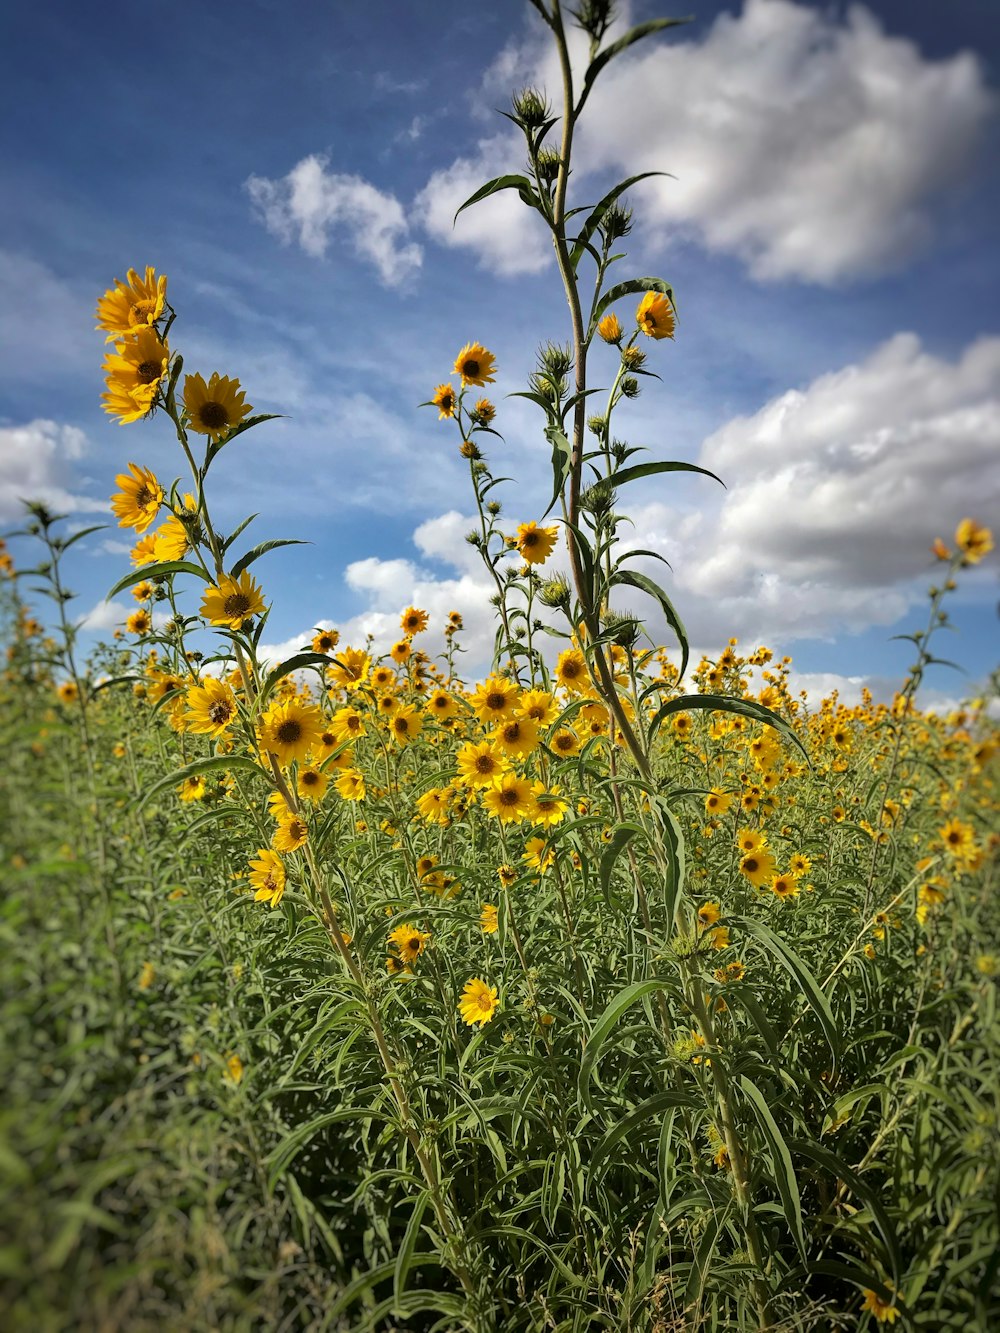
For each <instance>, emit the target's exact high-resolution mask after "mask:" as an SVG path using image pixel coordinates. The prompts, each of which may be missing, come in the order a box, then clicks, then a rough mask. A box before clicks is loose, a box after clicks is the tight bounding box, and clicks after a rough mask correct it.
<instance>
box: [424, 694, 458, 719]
mask: <svg viewBox="0 0 1000 1333" xmlns="http://www.w3.org/2000/svg"><path fill="white" fill-rule="evenodd" d="M424 708H425V709H426V711H427V712H428V713H429V714H430V715H431V717H436V718H437V720H438V721H439V722H447V721H448V720H449V718H453V717H454V716H455V714H456V713H457V712H458V704H457V703H456V702H455V700H454V699H453V698H452V697H451V695H450V694H449V693H448V691H447V690H435V691H434V693H433V694H432V695H431V696H430V697H429V698H428V700H427V702H426V703H425V704H424Z"/></svg>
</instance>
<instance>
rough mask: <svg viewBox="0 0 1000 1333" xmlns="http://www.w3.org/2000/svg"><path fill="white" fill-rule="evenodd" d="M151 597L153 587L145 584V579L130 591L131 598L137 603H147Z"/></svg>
mask: <svg viewBox="0 0 1000 1333" xmlns="http://www.w3.org/2000/svg"><path fill="white" fill-rule="evenodd" d="M152 595H153V585H152V584H151V583H147V581H146V580H145V579H143V581H142V582H141V583H137V584H136V585H135V587H134V588H133V589H132V596H133V597H134V598H135V600H136V601H137V602H148V601H149V599H150V598H151V597H152Z"/></svg>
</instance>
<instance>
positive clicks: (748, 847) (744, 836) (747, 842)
mask: <svg viewBox="0 0 1000 1333" xmlns="http://www.w3.org/2000/svg"><path fill="white" fill-rule="evenodd" d="M736 846H737V847H738V848H739V849H740V851H741V852H742V853H743V855H744V856H747V855H749V853H750V852H759V851H761V850H762V849H763V848H764V847H766V846H767V838H765V836H764V834H763V833H758V832H757V830H756V829H750V828H745V829H741V830H740V832H739V834H738V835H737V838H736Z"/></svg>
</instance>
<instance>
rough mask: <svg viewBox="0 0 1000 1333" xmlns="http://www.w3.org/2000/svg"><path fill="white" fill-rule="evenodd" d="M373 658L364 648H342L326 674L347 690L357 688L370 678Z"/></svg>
mask: <svg viewBox="0 0 1000 1333" xmlns="http://www.w3.org/2000/svg"><path fill="white" fill-rule="evenodd" d="M370 669H371V658H370V657H369V656H368V654H367V653H366V652H365V651H364V649H363V648H342V649H341V650H340V652H339V653H338V655H337V656H336V657H335V658H334V659H333V662H332V663H331V665H330V666H328V667H327V669H326V674H327V675H328V676H329V677H330V679H331V680H333V681H335V682H336V683H337V684H338V685H343V687H344V689H345V690H356V689H357V688H358V686H359V685H363V684H364V683H365V681H366V680H367V679H368V672H369V671H370Z"/></svg>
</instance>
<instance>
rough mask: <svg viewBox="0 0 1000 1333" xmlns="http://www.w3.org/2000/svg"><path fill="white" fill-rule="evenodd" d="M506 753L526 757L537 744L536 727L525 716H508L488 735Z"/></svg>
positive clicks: (518, 757) (516, 757)
mask: <svg viewBox="0 0 1000 1333" xmlns="http://www.w3.org/2000/svg"><path fill="white" fill-rule="evenodd" d="M490 740H492V741H493V742H494V743H495V744H496V745H499V747H500V749H501V750H502V751H503V752H504V754H506V755H510V756H511V758H513V759H526V758H527V756H528V755H529V754H531V752H532V750H534V749H535V747H536V746H537V745H538V727H537V725H536V724H535V723H534V722H529V720H528V719H527V718H526V717H510V718H508V719H507V721H506V722H503V723H501V724H500V726H499V727H497V729H496V731H494V732H493V733H492V735H491V736H490Z"/></svg>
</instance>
